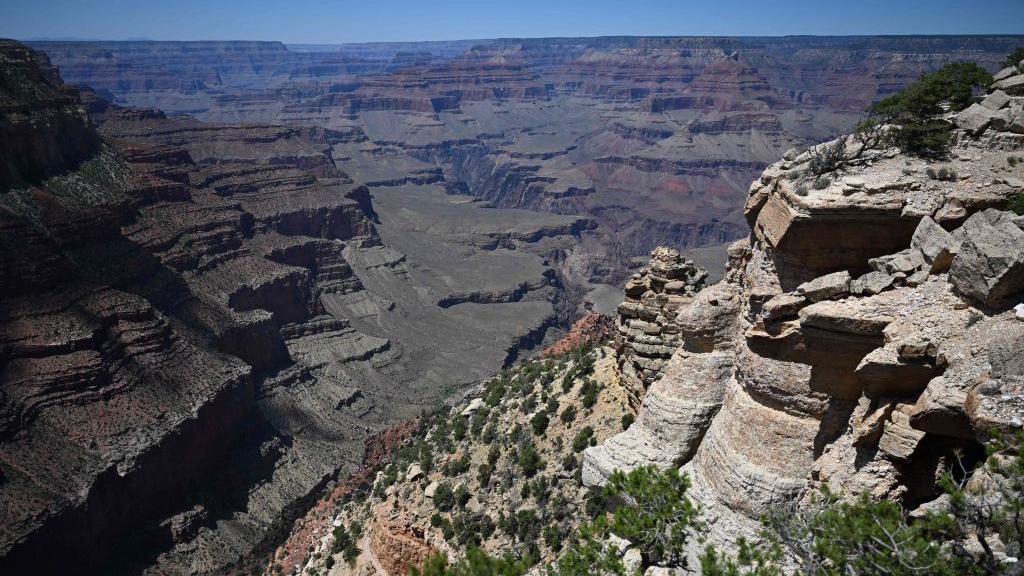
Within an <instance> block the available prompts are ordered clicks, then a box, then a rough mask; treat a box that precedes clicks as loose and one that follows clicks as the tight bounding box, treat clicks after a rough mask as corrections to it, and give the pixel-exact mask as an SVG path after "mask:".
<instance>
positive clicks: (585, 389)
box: [579, 379, 599, 408]
mask: <svg viewBox="0 0 1024 576" xmlns="http://www.w3.org/2000/svg"><path fill="white" fill-rule="evenodd" d="M598 392H599V388H598V385H597V382H594V381H593V380H590V379H588V380H586V381H585V382H584V383H583V386H581V387H580V393H579V396H580V403H581V404H583V407H584V408H593V407H594V404H596V403H597V393H598Z"/></svg>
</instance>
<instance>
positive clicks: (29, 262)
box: [0, 42, 591, 574]
mask: <svg viewBox="0 0 1024 576" xmlns="http://www.w3.org/2000/svg"><path fill="white" fill-rule="evenodd" d="M0 58H3V60H2V62H0V65H2V67H0V70H2V72H3V74H4V77H3V80H4V84H3V85H0V98H2V100H3V106H2V108H0V131H2V133H3V135H4V142H5V145H4V149H3V152H2V153H0V154H2V155H3V172H2V178H0V229H2V231H3V234H2V235H0V515H2V516H3V521H2V525H3V529H2V531H0V567H2V568H0V570H5V571H17V570H25V569H32V570H36V571H42V572H51V571H53V572H57V571H60V570H61V569H66V565H63V566H62V564H63V563H65V562H66V559H67V558H77V559H79V564H78V568H79V569H80V570H81V571H82V572H83V573H108V572H112V571H113V572H118V571H128V572H144V571H147V570H148V571H151V572H153V573H161V574H167V573H222V572H223V571H224V570H225V569H226V567H227V566H231V565H235V566H241V565H243V564H244V562H245V561H246V560H247V559H248V558H252V557H259V556H260V554H262V553H263V552H264V551H267V550H269V549H270V548H272V546H273V544H274V543H276V541H277V538H278V536H279V535H281V534H283V533H285V532H287V530H288V529H289V528H290V527H291V523H292V520H293V519H294V518H295V517H296V516H298V515H300V514H301V513H302V512H303V511H304V510H305V509H306V508H307V507H308V506H309V505H310V503H311V501H312V500H313V499H315V497H316V496H317V495H318V494H319V493H320V492H321V491H322V490H323V489H324V487H325V486H326V485H327V484H328V483H330V482H333V481H334V480H335V479H337V478H338V477H339V476H345V475H347V474H348V473H350V472H352V471H354V470H355V469H356V468H357V466H358V465H359V463H360V462H362V461H363V452H364V444H363V440H364V439H365V438H366V437H367V436H369V435H371V434H374V433H376V432H379V431H382V430H385V429H387V428H388V427H390V426H391V425H393V424H394V423H395V422H398V421H401V420H405V419H407V418H410V417H412V416H414V415H416V414H417V413H419V412H420V411H421V410H422V409H423V408H425V407H429V406H434V405H436V404H437V403H438V402H440V401H441V400H442V399H444V398H445V397H446V396H447V395H448V394H450V393H451V391H452V390H453V389H460V388H465V387H468V386H469V385H471V384H472V383H474V382H477V381H478V380H479V379H480V378H482V377H484V376H485V375H487V374H490V373H492V372H493V371H494V370H495V369H498V368H500V367H501V366H503V365H504V364H505V363H506V362H510V359H511V358H514V357H515V356H516V355H517V354H518V353H519V351H520V350H521V349H523V348H524V347H530V346H533V345H538V344H541V343H542V342H543V339H544V336H545V333H546V331H547V329H548V328H551V327H554V326H558V325H560V324H562V323H564V322H565V320H566V318H567V315H568V314H569V313H571V310H572V304H570V303H567V302H566V297H565V290H564V289H563V287H562V286H561V285H560V282H561V281H560V275H559V272H558V270H557V269H556V268H555V266H554V264H551V262H557V261H558V260H559V259H560V258H561V256H560V255H561V254H562V253H563V251H564V250H565V249H566V247H568V246H571V245H572V244H574V243H575V242H577V238H576V236H574V235H578V234H579V233H580V232H581V231H582V230H585V229H586V228H587V227H588V226H590V225H591V224H590V223H589V221H587V220H586V219H582V218H578V217H569V216H559V215H555V214H545V215H542V217H541V218H539V219H538V218H533V217H529V218H528V216H530V215H528V214H526V213H515V212H510V213H509V214H506V215H504V216H503V217H496V216H497V215H496V214H494V212H493V211H491V210H489V209H487V208H486V207H485V206H482V205H479V204H476V203H467V202H461V201H458V202H454V201H450V200H449V199H448V197H447V196H446V195H445V193H444V191H443V190H442V189H441V188H440V187H436V188H435V189H433V190H432V192H433V193H434V194H433V195H431V196H429V197H425V198H423V197H421V198H420V200H419V203H420V204H419V209H418V210H416V211H413V212H412V213H411V214H410V213H409V212H404V213H402V212H401V210H398V209H396V208H394V206H395V205H396V204H401V203H403V198H402V196H401V190H400V189H398V190H395V191H394V192H395V193H394V195H392V196H390V197H389V196H387V195H386V194H381V195H379V196H377V197H371V194H370V191H369V189H368V188H367V187H366V186H365V185H363V184H361V183H360V182H357V181H355V180H354V179H353V178H352V177H350V176H349V174H348V173H346V172H344V171H343V170H341V169H340V168H339V167H338V165H337V163H336V162H335V157H334V153H333V150H332V148H333V147H334V146H335V145H336V144H338V143H339V142H341V141H343V140H345V139H346V138H348V135H347V134H345V133H342V132H338V131H333V130H325V129H322V128H318V127H313V126H268V125H260V124H221V125H216V126H214V125H210V124H206V123H203V122H199V121H197V120H194V119H192V118H189V117H174V118H170V117H167V116H166V115H165V114H163V113H162V112H159V111H156V110H146V109H137V108H123V107H120V106H117V105H113V104H110V103H109V102H107V101H105V100H104V99H102V98H100V97H98V96H97V95H96V94H95V93H94V92H92V91H89V90H85V89H83V90H82V91H81V93H80V94H79V93H78V92H76V91H75V90H72V89H70V88H67V87H65V86H64V85H63V84H62V83H61V80H60V78H59V75H57V73H56V72H55V71H54V70H53V69H52V68H50V67H49V66H48V63H47V60H46V58H45V57H44V56H42V55H40V54H39V53H36V52H33V51H31V50H29V49H27V48H25V47H24V46H21V45H20V44H17V43H14V42H4V43H3V44H2V45H0ZM8 137H10V139H8ZM8 143H9V144H10V146H8ZM378 200H379V204H377V202H378ZM378 206H379V207H380V208H381V209H380V210H378ZM399 213H401V215H402V217H398V216H395V215H396V214H399ZM454 222H459V223H462V224H465V225H464V226H463V227H461V228H460V229H459V231H458V232H459V233H458V235H455V234H452V233H451V226H452V223H454ZM446 224H447V226H448V227H446ZM466 295H471V296H466ZM472 295H477V296H472ZM479 295H489V296H490V297H482V296H479ZM442 303H444V304H442ZM186 463H187V464H186ZM125 548H131V549H132V550H133V553H131V554H127V553H124V549H125Z"/></svg>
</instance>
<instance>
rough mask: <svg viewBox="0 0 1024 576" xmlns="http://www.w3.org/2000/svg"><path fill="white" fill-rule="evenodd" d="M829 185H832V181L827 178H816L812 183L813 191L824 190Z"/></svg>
mask: <svg viewBox="0 0 1024 576" xmlns="http://www.w3.org/2000/svg"><path fill="white" fill-rule="evenodd" d="M830 184H832V180H829V179H828V178H825V177H824V176H822V177H821V178H818V179H817V180H815V181H814V189H815V190H824V189H825V188H828V187H829V185H830Z"/></svg>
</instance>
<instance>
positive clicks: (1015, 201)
mask: <svg viewBox="0 0 1024 576" xmlns="http://www.w3.org/2000/svg"><path fill="white" fill-rule="evenodd" d="M1006 209H1007V210H1009V211H1010V212H1013V213H1014V214H1016V215H1018V216H1024V192H1021V193H1020V194H1017V195H1016V196H1014V197H1013V198H1010V202H1009V203H1008V204H1007V205H1006Z"/></svg>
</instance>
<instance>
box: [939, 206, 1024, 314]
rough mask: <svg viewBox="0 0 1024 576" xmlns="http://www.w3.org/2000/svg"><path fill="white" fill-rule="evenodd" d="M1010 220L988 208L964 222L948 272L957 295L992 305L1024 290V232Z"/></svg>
mask: <svg viewBox="0 0 1024 576" xmlns="http://www.w3.org/2000/svg"><path fill="white" fill-rule="evenodd" d="M1013 217H1014V216H1013V214H1012V213H1010V212H1002V211H1000V210H995V209H993V208H989V209H988V210H985V211H983V212H978V213H976V214H974V215H972V216H971V217H970V218H968V219H967V221H966V222H964V225H963V227H962V228H961V230H962V237H963V238H964V240H963V242H962V245H961V248H960V252H959V254H957V255H956V257H955V258H953V264H952V266H951V267H950V271H949V280H950V282H951V283H952V284H953V286H954V287H955V288H956V289H957V290H958V291H959V292H960V293H962V294H965V295H967V296H970V297H971V298H974V299H976V300H978V301H980V302H983V303H985V304H992V303H995V302H996V301H998V300H1000V299H1002V298H1005V297H1006V296H1009V295H1010V294H1014V293H1016V292H1018V291H1020V290H1024V230H1021V229H1020V228H1019V227H1018V226H1017V225H1016V224H1014V223H1013Z"/></svg>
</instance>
